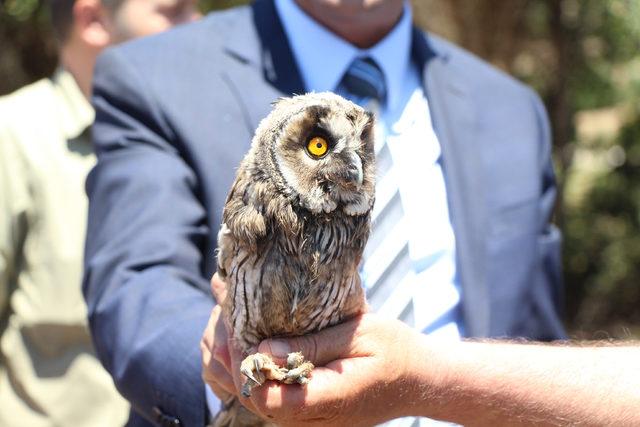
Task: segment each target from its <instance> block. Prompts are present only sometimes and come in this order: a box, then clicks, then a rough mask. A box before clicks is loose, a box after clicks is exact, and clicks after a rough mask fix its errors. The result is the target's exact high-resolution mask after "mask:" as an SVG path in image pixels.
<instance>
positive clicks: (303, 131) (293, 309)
mask: <svg viewBox="0 0 640 427" xmlns="http://www.w3.org/2000/svg"><path fill="white" fill-rule="evenodd" d="M372 128H373V119H372V116H371V115H370V114H369V113H368V112H366V111H365V110H363V109H362V108H361V107H359V106H357V105H355V104H353V103H351V102H349V101H347V100H345V99H343V98H341V97H339V96H337V95H334V94H331V93H318V94H307V95H302V96H295V97H292V98H285V99H281V100H279V101H278V102H276V103H275V104H274V109H273V111H272V112H271V113H270V114H269V115H268V116H267V117H266V118H265V119H264V120H263V121H262V122H261V123H260V126H259V127H258V129H257V130H256V134H255V136H254V139H253V142H252V146H251V149H250V150H249V152H248V153H247V155H246V157H245V158H244V160H243V161H242V163H241V164H240V168H239V170H238V172H237V176H236V180H235V182H234V184H233V187H232V189H231V191H230V193H229V196H228V198H227V202H226V205H225V208H224V214H223V221H224V222H223V225H222V227H221V230H220V233H219V235H218V250H219V252H218V273H219V274H220V276H221V278H222V279H223V280H224V281H225V282H226V283H227V286H228V294H227V298H226V300H225V301H224V303H223V316H225V320H226V321H227V322H228V324H229V325H230V326H231V334H232V335H233V338H234V339H235V341H236V342H237V343H239V344H240V346H241V347H242V348H241V349H242V350H243V351H244V352H247V351H248V350H249V349H250V348H251V347H253V346H257V344H258V343H259V342H260V341H261V340H263V339H265V338H269V337H279V336H280V337H281V336H295V335H303V334H306V333H309V332H314V331H318V330H320V329H322V328H325V327H327V326H330V325H334V324H337V323H339V322H341V321H343V320H344V319H346V318H349V317H352V316H354V315H356V314H358V313H360V312H361V311H362V310H363V308H364V304H365V301H364V293H363V290H362V287H361V285H360V278H359V275H358V264H359V262H360V259H361V257H362V252H363V249H364V246H365V243H366V241H367V238H368V235H369V229H370V211H371V208H372V206H373V200H374V177H375V165H374V147H373V129H372ZM316 137H318V138H319V139H314V138H316ZM325 150H326V153H324V151H325ZM318 153H322V155H320V156H319V155H318ZM254 362H255V361H254ZM284 371H286V369H284ZM257 374H258V375H259V376H260V375H262V374H261V373H260V372H257ZM249 375H250V374H249ZM277 375H280V374H277ZM277 375H276V376H275V377H274V376H271V375H269V374H268V373H267V378H276V377H277V378H278V379H281V378H280V377H279V376H277ZM260 379H264V378H260ZM260 379H258V382H261V381H260ZM295 380H297V381H298V382H300V383H303V382H304V381H306V378H296V379H292V380H291V381H295ZM291 381H288V382H291ZM249 382H251V380H249ZM250 385H255V384H250ZM247 390H249V389H247ZM221 425H222V424H221ZM228 425H233V421H231V422H230V423H228Z"/></svg>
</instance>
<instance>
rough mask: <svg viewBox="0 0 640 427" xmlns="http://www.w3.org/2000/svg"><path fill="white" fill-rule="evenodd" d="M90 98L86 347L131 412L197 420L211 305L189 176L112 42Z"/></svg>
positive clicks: (200, 213) (149, 98)
mask: <svg viewBox="0 0 640 427" xmlns="http://www.w3.org/2000/svg"><path fill="white" fill-rule="evenodd" d="M93 102H94V106H95V108H96V123H95V125H94V128H93V132H94V135H93V136H94V144H95V149H96V154H97V157H98V163H97V166H96V167H95V169H94V170H93V171H92V172H91V174H90V176H89V178H88V181H87V193H88V195H89V200H90V207H89V221H88V231H87V243H86V253H85V276H84V281H83V291H84V294H85V298H86V300H87V303H88V309H89V323H90V328H91V332H92V335H93V339H94V343H95V347H96V351H97V353H98V356H99V358H100V360H101V361H102V363H103V364H104V366H105V367H106V369H107V370H108V371H109V372H110V373H111V375H112V376H113V378H114V380H115V383H116V386H117V388H118V390H119V391H120V392H121V393H122V394H123V396H124V397H126V398H127V399H128V400H129V401H130V402H131V403H132V405H133V407H134V408H135V410H136V411H137V412H138V413H140V414H142V415H144V416H145V417H146V418H148V419H150V420H153V421H156V422H158V421H163V420H162V419H159V417H160V418H162V417H164V416H165V415H168V416H171V417H177V418H178V419H179V420H180V421H181V425H187V426H202V425H205V414H206V406H205V396H204V383H203V381H202V378H201V355H200V349H199V341H200V337H201V335H202V331H203V330H204V328H205V325H206V323H207V320H208V317H209V314H210V311H211V309H212V307H213V300H212V298H211V297H210V296H209V292H208V289H209V287H208V280H207V279H205V278H204V277H203V275H204V273H203V269H204V267H203V250H204V248H205V243H206V241H207V239H208V236H209V228H208V226H207V221H206V212H205V209H204V207H203V204H202V203H201V201H200V200H199V198H198V196H197V194H198V180H197V178H196V176H195V174H194V171H193V170H192V169H191V168H190V166H189V165H188V164H187V162H186V161H185V160H184V157H183V156H181V153H180V150H179V149H178V148H176V144H175V140H176V138H175V136H174V135H173V133H172V130H171V128H170V126H169V125H168V124H167V123H166V120H164V116H163V115H162V113H161V112H160V111H159V108H158V105H157V104H156V103H155V102H154V98H153V95H152V93H151V91H150V90H149V88H148V87H147V86H146V81H145V79H144V78H143V77H142V76H141V75H140V73H139V72H138V69H136V68H135V66H134V65H132V63H131V62H130V61H128V60H127V59H126V58H125V56H124V54H122V52H121V51H120V50H118V49H114V50H109V51H107V52H106V53H105V54H103V55H102V56H101V57H100V59H99V61H98V64H97V68H96V75H95V78H94V96H93ZM211 256H212V254H211ZM158 414H163V415H158ZM165 421H166V419H165Z"/></svg>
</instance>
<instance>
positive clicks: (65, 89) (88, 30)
mask: <svg viewBox="0 0 640 427" xmlns="http://www.w3.org/2000/svg"><path fill="white" fill-rule="evenodd" d="M50 13H51V22H52V25H53V29H54V32H55V34H56V37H57V39H58V42H59V43H58V52H59V58H60V67H59V69H58V70H57V71H56V72H55V74H54V75H53V76H52V77H51V78H47V79H43V80H40V81H38V82H36V83H33V84H31V85H29V86H27V87H25V88H22V89H20V90H18V91H16V92H15V93H13V94H11V95H8V96H5V97H2V98H0V425H1V426H3V427H5V426H7V427H9V426H29V427H39V426H117V425H123V424H124V423H125V422H126V420H127V417H128V412H129V406H128V404H127V403H126V401H125V400H124V399H123V398H122V397H121V396H120V395H119V394H118V393H117V391H116V389H115V387H114V385H113V381H112V380H111V377H110V376H109V375H108V374H107V372H106V371H105V370H104V369H103V368H102V366H101V365H100V363H99V362H98V360H97V359H96V358H95V356H94V350H93V347H92V343H91V339H90V336H89V333H88V330H87V324H86V308H85V304H84V301H83V299H82V295H81V287H80V282H81V275H82V250H83V243H84V234H85V229H86V215H87V199H86V195H85V192H84V182H85V178H86V175H87V173H88V171H89V169H90V168H91V167H92V166H93V165H94V163H95V156H94V154H93V148H92V146H91V143H90V138H89V128H90V126H91V124H92V122H93V118H94V112H93V109H92V107H91V105H90V104H89V102H88V100H87V98H88V97H89V95H90V87H91V79H92V74H93V67H94V63H95V60H96V57H97V56H98V54H99V53H100V51H102V49H104V48H105V47H106V46H108V45H110V44H113V43H118V42H122V41H125V40H127V39H130V38H133V37H138V36H143V35H147V34H151V33H156V32H159V31H162V30H166V29H168V28H170V27H172V26H173V25H175V24H179V23H182V22H187V21H190V20H192V19H193V18H194V17H195V16H196V11H195V2H194V0H102V1H100V0H51V1H50Z"/></svg>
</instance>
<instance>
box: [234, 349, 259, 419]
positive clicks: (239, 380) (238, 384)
mask: <svg viewBox="0 0 640 427" xmlns="http://www.w3.org/2000/svg"><path fill="white" fill-rule="evenodd" d="M228 349H229V356H230V360H231V369H230V372H231V376H232V378H233V383H234V387H235V389H236V392H235V394H236V395H237V396H238V398H239V399H240V403H242V405H244V406H245V407H246V408H247V409H248V410H250V411H251V412H253V413H255V414H258V415H260V412H259V411H258V410H257V409H256V407H255V405H254V404H253V402H252V401H251V400H250V399H248V398H246V397H244V396H242V394H241V393H240V390H242V385H243V384H244V382H245V381H246V378H245V377H244V375H242V374H241V373H240V363H242V360H243V358H244V355H243V354H242V351H241V350H240V346H238V345H237V344H236V343H235V342H234V340H233V339H229V340H228ZM262 387H264V386H262ZM257 388H261V387H257ZM254 390H255V389H254Z"/></svg>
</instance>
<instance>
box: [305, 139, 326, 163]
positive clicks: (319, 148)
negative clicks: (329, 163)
mask: <svg viewBox="0 0 640 427" xmlns="http://www.w3.org/2000/svg"><path fill="white" fill-rule="evenodd" d="M327 150H329V144H327V140H326V139H324V138H322V137H321V136H315V137H313V138H311V139H310V140H309V142H307V151H308V152H309V154H311V156H313V157H316V158H320V157H322V156H324V155H325V154H327Z"/></svg>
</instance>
